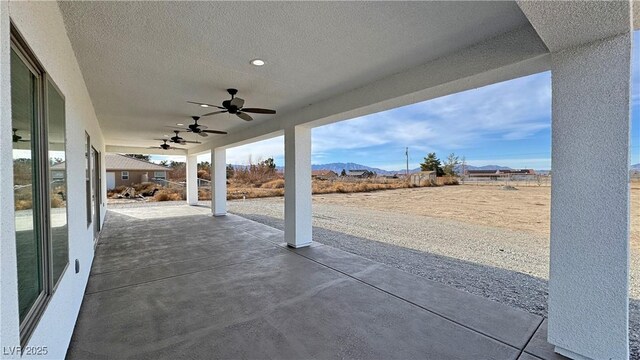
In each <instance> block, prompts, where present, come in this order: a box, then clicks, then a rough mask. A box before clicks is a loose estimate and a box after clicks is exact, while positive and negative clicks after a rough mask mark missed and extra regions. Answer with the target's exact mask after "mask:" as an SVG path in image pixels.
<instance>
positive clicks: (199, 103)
mask: <svg viewBox="0 0 640 360" xmlns="http://www.w3.org/2000/svg"><path fill="white" fill-rule="evenodd" d="M187 102H188V103H189V104H195V105H201V106H202V105H207V106H208V107H214V108H218V109H224V108H223V107H222V106H218V105H211V104H207V103H201V102H196V101H187ZM203 107H204V106H203Z"/></svg>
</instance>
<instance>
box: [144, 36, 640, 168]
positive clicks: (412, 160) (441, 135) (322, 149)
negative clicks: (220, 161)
mask: <svg viewBox="0 0 640 360" xmlns="http://www.w3.org/2000/svg"><path fill="white" fill-rule="evenodd" d="M632 48H633V53H632V77H631V88H632V90H631V126H632V129H631V146H630V147H631V148H630V151H631V164H636V163H639V162H640V56H639V54H638V53H639V52H640V31H636V32H635V33H634V37H633V46H632ZM311 134H312V158H311V161H312V163H313V164H327V163H337V162H342V163H348V162H352V163H358V164H361V165H366V166H370V167H375V168H380V169H383V170H388V171H395V170H401V169H404V168H405V167H406V158H405V149H406V148H407V147H408V148H409V168H411V169H413V168H416V167H418V166H419V164H420V162H422V160H423V158H424V157H425V156H426V155H427V153H429V152H435V153H436V154H437V156H438V158H440V159H441V160H444V159H446V157H447V156H448V155H449V154H450V153H455V154H456V155H458V156H460V157H463V156H464V157H465V158H466V163H467V164H469V165H473V166H483V165H500V166H508V167H512V168H533V169H538V170H543V169H544V170H548V169H550V168H551V72H549V71H547V72H543V73H538V74H534V75H529V76H525V77H520V78H516V79H512V80H508V81H504V82H500V83H496V84H492V85H487V86H484V87H481V88H477V89H472V90H467V91H463V92H460V93H455V94H451V95H447V96H443V97H439V98H435V99H431V100H427V101H424V102H420V103H416V104H412V105H407V106H403V107H399V108H395V109H391V110H387V111H383V112H379V113H375V114H370V115H366V116H362V117H358V118H354V119H350V120H345V121H341V122H338V123H334V124H330V125H325V126H321V127H317V128H313V129H312V133H311ZM269 157H273V158H274V161H275V163H276V165H278V166H283V165H284V138H283V137H282V136H279V137H275V138H271V139H268V140H263V141H259V142H255V143H252V144H247V145H243V146H239V147H235V148H229V149H227V163H230V164H236V165H246V164H248V163H249V160H250V159H251V161H253V162H256V161H259V160H260V159H266V158H269ZM151 158H152V160H153V161H156V162H159V161H161V160H176V161H184V156H176V155H166V156H165V155H153V156H152V157H151ZM180 159H181V160H180ZM198 161H210V156H209V155H201V156H199V157H198Z"/></svg>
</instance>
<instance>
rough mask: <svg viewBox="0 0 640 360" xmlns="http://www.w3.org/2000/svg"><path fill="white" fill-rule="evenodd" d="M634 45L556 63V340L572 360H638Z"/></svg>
mask: <svg viewBox="0 0 640 360" xmlns="http://www.w3.org/2000/svg"><path fill="white" fill-rule="evenodd" d="M630 38H631V34H630V33H627V34H625V35H619V36H616V37H613V38H609V39H606V40H603V41H597V42H595V43H592V44H589V45H584V46H580V47H576V48H571V49H567V50H564V51H560V52H557V53H554V54H553V55H552V74H553V75H552V76H553V77H552V90H553V103H552V112H553V120H552V168H553V177H552V187H551V262H550V274H549V341H550V342H551V343H553V344H555V345H557V346H558V347H560V349H558V348H557V351H560V352H561V353H562V351H563V350H568V351H569V352H564V353H563V354H564V355H567V356H571V357H574V356H576V354H580V355H582V356H586V357H589V358H593V359H626V358H628V339H629V337H628V294H629V269H628V268H629V134H630V131H629V127H630V122H629V121H630V120H629V86H630V82H629V79H630V56H631V39H630ZM596 173H606V174H607V181H602V179H601V178H600V177H598V176H593V174H596Z"/></svg>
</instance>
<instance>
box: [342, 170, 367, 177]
mask: <svg viewBox="0 0 640 360" xmlns="http://www.w3.org/2000/svg"><path fill="white" fill-rule="evenodd" d="M347 176H351V177H355V178H368V177H371V176H373V172H371V171H369V170H348V171H347Z"/></svg>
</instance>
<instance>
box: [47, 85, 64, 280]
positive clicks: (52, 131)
mask: <svg viewBox="0 0 640 360" xmlns="http://www.w3.org/2000/svg"><path fill="white" fill-rule="evenodd" d="M47 119H48V122H47V142H48V144H49V166H50V176H49V197H50V202H49V204H50V206H51V209H50V224H51V276H52V279H53V284H56V283H57V282H58V279H59V278H60V275H62V271H63V270H64V268H65V266H66V265H67V263H68V262H69V235H68V234H69V232H68V230H67V176H66V174H67V171H66V163H65V160H66V150H65V113H64V99H63V98H62V96H60V94H59V93H58V91H57V90H56V88H55V87H54V86H53V85H52V84H51V83H50V82H48V81H47Z"/></svg>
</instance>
